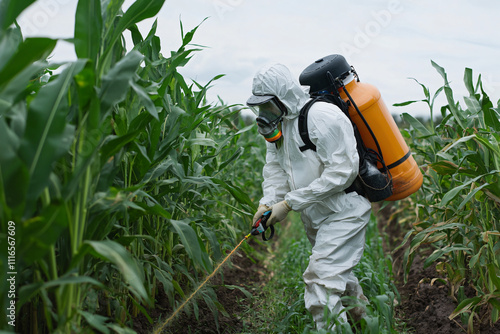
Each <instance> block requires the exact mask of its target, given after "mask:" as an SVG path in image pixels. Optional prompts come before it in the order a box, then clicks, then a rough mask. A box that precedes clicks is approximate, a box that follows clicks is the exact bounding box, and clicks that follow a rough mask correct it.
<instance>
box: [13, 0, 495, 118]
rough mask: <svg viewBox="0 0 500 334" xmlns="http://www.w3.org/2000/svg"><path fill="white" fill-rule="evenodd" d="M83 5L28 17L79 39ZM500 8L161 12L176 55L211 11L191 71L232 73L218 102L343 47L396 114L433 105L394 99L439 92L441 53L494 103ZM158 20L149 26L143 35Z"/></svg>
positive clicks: (357, 5)
mask: <svg viewBox="0 0 500 334" xmlns="http://www.w3.org/2000/svg"><path fill="white" fill-rule="evenodd" d="M132 2H133V1H131V0H127V1H126V2H125V8H127V7H128V6H129V5H130V4H131V3H132ZM76 4H77V1H76V0H43V1H42V0H39V1H37V2H36V3H35V4H34V5H32V6H31V7H29V8H28V9H27V10H26V11H25V12H24V13H23V15H22V16H21V18H20V20H19V24H20V25H21V28H22V29H23V32H24V34H25V35H26V36H50V37H58V38H68V37H72V36H73V23H74V14H75V10H76ZM499 13H500V2H499V1H498V0H474V1H472V0H434V1H429V0H418V1H417V0H358V1H345V0H344V1H338V0H329V1H328V0H316V1H314V2H313V1H290V0H288V1H285V0H275V1H264V0H167V1H166V2H165V5H164V6H163V8H162V10H161V11H160V13H159V14H158V15H157V17H156V19H157V20H158V30H157V34H158V36H159V37H160V39H161V41H162V52H163V54H164V55H165V56H168V54H169V52H170V51H171V50H176V49H177V48H178V47H179V45H180V28H179V22H180V21H182V24H183V26H184V31H185V32H186V31H189V30H191V29H192V28H194V27H195V26H196V25H198V24H200V23H201V22H202V21H203V19H205V18H207V17H208V19H207V20H206V21H205V22H204V23H203V24H202V25H201V26H200V28H199V29H198V31H197V33H196V34H195V37H194V39H193V43H195V44H201V45H204V46H206V47H207V48H206V49H205V50H203V51H201V52H199V53H197V54H196V55H195V56H194V57H193V59H192V60H191V62H190V63H188V65H187V66H186V67H185V68H184V69H182V70H181V73H182V74H183V75H184V76H185V77H186V78H187V79H194V80H196V81H197V82H199V83H201V84H204V83H206V82H208V81H209V80H210V79H211V78H213V77H214V76H216V75H218V74H225V75H226V76H225V77H224V78H222V79H220V80H218V81H216V82H215V83H214V87H213V88H211V90H210V91H209V98H210V99H213V100H214V101H215V99H216V97H217V96H220V97H221V98H222V100H223V101H225V102H226V103H229V104H244V103H245V101H246V99H247V98H248V97H249V95H250V94H251V85H252V78H253V75H254V74H255V72H256V71H257V70H258V69H259V68H260V67H262V66H264V65H266V64H268V63H271V62H280V63H283V64H285V65H286V66H288V67H289V68H290V70H291V71H292V73H293V74H294V75H295V76H296V77H297V78H298V76H299V74H300V73H301V72H302V70H303V69H304V68H305V67H307V66H308V65H309V64H310V63H312V62H314V61H315V60H316V59H318V58H321V57H323V56H326V55H329V54H335V53H338V54H342V55H344V56H345V57H346V59H347V61H348V62H349V63H350V64H351V65H353V66H354V67H355V68H356V70H357V72H358V74H359V76H360V79H361V81H364V82H368V83H371V84H373V85H375V86H376V87H377V88H378V89H379V90H380V91H381V93H382V98H383V99H384V100H385V102H386V104H387V105H388V106H389V109H390V111H391V113H393V114H399V113H401V112H409V113H411V114H414V115H428V111H427V110H426V108H425V106H424V104H416V105H413V106H408V107H403V108H401V107H399V108H395V107H392V104H393V103H397V102H403V101H406V100H416V99H421V98H422V97H423V95H422V90H421V88H420V87H419V86H418V85H417V84H416V83H415V82H414V81H412V80H410V79H408V78H409V77H413V78H416V79H418V80H419V81H420V82H422V83H424V84H426V85H428V86H429V87H430V88H431V91H435V90H436V89H437V88H438V87H439V86H440V85H441V84H442V79H441V77H440V76H439V74H438V73H437V72H436V71H435V70H434V68H433V67H432V66H431V60H434V61H435V62H436V63H438V64H439V65H441V66H443V67H444V68H445V69H446V71H447V72H448V76H449V80H450V81H451V82H452V88H453V89H454V91H455V95H456V99H457V100H460V101H461V102H462V98H461V97H462V96H463V95H464V94H465V88H464V86H463V80H462V79H463V73H464V69H465V68H466V67H469V68H472V69H473V70H474V73H475V75H476V76H477V75H478V74H482V77H483V82H484V85H485V89H486V91H487V92H488V93H489V95H490V97H491V98H492V100H493V101H497V100H498V99H499V98H500V63H499V60H500V33H499V31H500V29H499V28H500V24H499V18H498V15H499ZM153 21H154V19H150V20H147V21H145V22H143V23H142V24H141V25H140V29H141V31H142V32H143V35H145V34H147V32H148V31H149V29H150V27H151V25H152V23H153ZM74 58H75V55H74V51H73V46H72V45H70V44H68V43H66V42H60V43H58V46H57V48H56V50H55V52H54V55H53V60H55V61H60V60H72V59H74ZM439 101H440V102H441V101H442V103H444V100H439ZM442 103H441V104H442ZM441 104H440V105H441ZM436 112H438V110H436Z"/></svg>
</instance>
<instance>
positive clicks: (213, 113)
mask: <svg viewBox="0 0 500 334" xmlns="http://www.w3.org/2000/svg"><path fill="white" fill-rule="evenodd" d="M31 2H33V1H3V2H2V5H3V6H4V7H3V8H2V11H1V15H2V17H1V18H0V25H1V31H0V43H1V45H2V46H1V47H0V50H1V51H0V59H1V62H0V101H1V103H0V128H1V129H0V137H1V138H0V142H1V145H2V149H1V153H0V163H1V170H0V217H1V222H2V234H1V239H0V240H1V244H2V245H6V244H7V241H10V240H14V239H8V235H7V233H6V232H7V231H9V229H8V228H9V226H10V225H9V226H8V224H15V270H8V268H7V264H8V263H10V262H9V259H8V254H7V253H6V250H7V249H6V247H4V246H2V253H1V254H2V255H1V260H0V261H1V263H2V273H1V274H0V276H1V280H2V282H7V279H8V278H9V276H8V275H7V272H13V271H16V272H17V275H16V277H15V290H16V292H17V300H16V301H15V309H16V310H17V312H16V313H17V320H16V327H15V328H16V331H21V332H30V331H31V332H33V333H57V332H59V333H70V332H80V331H81V328H82V326H83V327H84V328H93V329H94V330H98V331H100V332H105V333H106V332H111V331H114V332H119V333H120V332H123V333H126V332H129V331H128V329H127V328H128V325H130V321H131V319H132V318H133V317H135V316H137V315H138V314H139V313H143V314H144V315H146V316H148V309H150V308H153V307H154V306H155V305H154V303H155V294H157V293H158V291H159V289H163V290H164V292H165V294H166V295H167V297H168V299H169V303H170V305H171V307H172V308H174V307H175V306H176V303H178V301H179V300H181V299H183V298H184V297H185V294H186V293H187V292H186V291H190V290H191V289H192V287H193V286H196V285H197V284H198V282H199V280H200V279H201V278H203V277H204V276H205V275H206V273H207V272H211V271H212V270H213V264H214V262H217V261H218V260H219V259H220V258H221V256H222V254H223V252H224V251H225V250H226V249H227V248H232V247H234V243H235V240H236V238H237V237H239V236H240V235H241V234H242V232H241V229H242V227H244V228H245V231H246V229H248V226H249V225H250V220H249V219H248V216H249V213H250V212H253V210H254V206H255V204H254V203H255V202H256V200H257V199H256V198H254V197H253V196H254V195H255V194H254V193H252V191H253V189H258V188H257V187H258V186H257V185H256V184H255V182H254V178H258V177H259V176H260V169H261V168H262V159H261V160H259V159H258V158H256V159H253V160H252V163H251V164H249V163H247V162H246V160H245V159H239V158H240V157H241V156H242V155H247V156H254V157H258V156H260V155H259V154H257V153H258V152H259V150H260V146H257V145H255V144H253V143H251V142H249V141H248V140H246V141H245V144H242V141H241V137H242V136H243V135H244V133H245V132H246V131H249V130H250V127H246V128H245V127H242V126H240V125H241V123H240V120H239V117H238V114H239V110H238V109H237V108H234V107H230V106H227V105H224V104H223V103H222V101H221V104H220V105H217V106H214V105H207V104H206V103H205V94H206V91H207V89H208V87H209V85H211V84H212V82H209V83H207V84H205V85H200V84H198V83H194V84H191V85H188V84H187V83H186V81H185V80H184V78H183V77H182V76H181V75H180V74H179V73H178V71H177V69H178V68H179V67H182V66H184V65H185V64H186V63H187V62H188V61H189V59H190V57H191V56H192V55H193V53H194V52H197V51H199V49H197V48H191V47H190V46H189V44H190V42H191V41H192V38H193V35H194V33H195V31H196V29H197V27H196V28H194V29H192V30H191V31H189V32H186V33H184V31H183V32H182V45H181V46H180V47H179V49H178V50H176V51H173V52H171V53H170V56H169V57H164V56H163V55H162V53H161V50H160V40H159V38H158V37H157V36H156V35H155V32H156V22H155V23H154V24H153V25H152V27H151V30H150V31H149V33H148V34H147V36H142V35H141V33H140V32H139V30H138V28H137V23H139V22H140V21H142V20H144V19H146V18H150V17H154V16H155V15H156V14H157V13H158V11H159V10H160V8H161V7H162V5H163V3H164V0H153V1H150V0H147V1H146V0H142V1H136V2H135V3H134V4H132V6H131V7H130V8H128V9H127V10H126V11H125V12H123V11H122V9H121V8H122V4H123V0H122V1H97V0H95V1H94V0H90V1H79V3H78V7H77V12H76V16H75V18H76V20H75V31H74V40H73V43H74V47H75V52H76V55H77V57H78V59H77V60H75V61H73V62H68V63H64V64H57V65H54V64H51V65H50V66H49V64H48V62H47V56H48V55H49V54H50V53H51V51H52V50H53V49H54V47H55V45H56V42H57V41H56V40H53V39H49V38H26V39H24V38H23V36H22V34H21V29H20V27H19V26H16V25H15V19H16V17H17V15H18V14H19V13H20V12H22V11H23V9H24V8H25V7H26V6H28V5H29V4H30V3H31ZM181 28H182V27H181ZM125 32H129V33H130V34H131V36H132V39H133V44H134V45H133V46H126V45H125V44H124V38H123V35H124V33H125ZM219 77H220V76H217V77H215V78H213V80H217V79H218V78H219ZM242 189H245V191H243V190H242ZM255 192H256V191H255ZM252 215H253V214H252ZM8 288H9V287H8V286H7V285H5V284H3V283H2V284H1V285H0V296H1V304H2V308H4V309H6V308H7V307H8V306H9V302H10V300H12V299H11V298H10V299H9V298H8V295H9V293H8V292H9V290H8ZM202 297H203V299H204V300H205V301H206V302H207V303H209V305H211V306H213V308H214V312H215V313H216V311H217V307H218V305H217V300H216V298H215V295H214V293H213V291H212V290H211V289H210V288H209V289H205V290H204V291H203V296H202ZM194 307H195V308H196V304H195V306H194ZM97 308H100V309H102V308H104V309H105V312H104V314H102V312H99V314H97V312H96V310H97ZM195 312H196V309H195ZM14 320H15V318H14ZM8 321H10V319H9V318H5V317H2V318H1V320H0V327H1V328H6V325H7V322H8Z"/></svg>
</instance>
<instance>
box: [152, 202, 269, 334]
mask: <svg viewBox="0 0 500 334" xmlns="http://www.w3.org/2000/svg"><path fill="white" fill-rule="evenodd" d="M270 216H271V210H269V211H266V212H264V214H263V215H262V217H260V219H259V220H257V221H256V222H255V224H254V225H253V226H252V230H251V231H250V233H248V235H246V236H245V237H244V238H243V239H242V240H241V241H240V243H239V244H238V245H236V247H234V249H233V250H232V251H231V252H230V253H229V254H228V255H227V256H226V257H225V258H224V260H222V262H221V263H220V264H219V265H218V266H217V268H215V270H214V271H213V272H212V273H211V274H210V275H208V277H207V278H206V279H205V281H203V283H201V284H200V286H199V287H198V288H197V289H196V290H195V291H194V292H193V293H192V294H191V295H190V296H189V298H188V299H186V300H185V301H184V303H182V304H181V306H179V307H178V308H177V310H175V312H174V313H173V314H172V315H171V316H170V317H169V318H168V319H167V320H166V321H165V322H163V324H161V325H160V326H158V327H157V328H156V329H155V330H154V334H159V333H161V332H162V331H163V328H164V327H165V326H167V325H168V323H169V322H171V321H172V319H174V318H175V316H176V315H177V314H179V312H180V311H181V310H182V309H183V308H184V306H186V305H187V303H188V302H189V301H190V300H191V299H192V298H193V297H194V296H195V295H196V293H197V292H198V291H200V289H201V288H202V287H203V286H204V285H205V284H206V283H207V282H208V281H209V280H210V279H211V278H212V277H213V276H214V275H215V273H216V272H217V271H219V269H220V268H221V267H222V266H223V265H224V263H226V261H227V260H228V259H229V258H230V257H231V255H233V253H234V252H235V251H236V250H237V249H238V248H239V247H240V246H241V244H242V243H243V241H245V240H247V239H248V238H250V236H251V235H259V234H262V240H264V241H268V240H270V239H271V238H272V237H273V236H274V226H273V225H270V226H267V220H268V219H269V217H270ZM268 228H269V229H270V230H271V234H270V235H269V237H266V234H265V232H266V230H267V229H268Z"/></svg>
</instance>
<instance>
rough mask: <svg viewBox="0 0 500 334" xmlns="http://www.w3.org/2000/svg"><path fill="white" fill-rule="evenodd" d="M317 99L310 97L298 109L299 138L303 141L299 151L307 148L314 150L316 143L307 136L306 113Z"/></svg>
mask: <svg viewBox="0 0 500 334" xmlns="http://www.w3.org/2000/svg"><path fill="white" fill-rule="evenodd" d="M317 100H318V97H315V98H312V99H310V100H309V101H307V103H306V104H305V105H304V106H303V107H302V109H300V114H299V134H300V138H301V139H302V141H303V142H304V145H303V146H300V147H299V149H300V152H304V151H307V150H313V151H314V152H316V145H314V144H313V143H312V141H311V139H310V138H309V129H308V128H307V114H308V113H309V109H311V106H312V105H313V104H314V102H316V101H317Z"/></svg>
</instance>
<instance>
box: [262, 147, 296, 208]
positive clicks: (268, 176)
mask: <svg viewBox="0 0 500 334" xmlns="http://www.w3.org/2000/svg"><path fill="white" fill-rule="evenodd" d="M266 145H267V153H266V164H265V165H264V168H263V171H262V175H263V178H264V181H263V182H262V191H263V194H264V196H263V197H262V199H261V200H260V202H259V203H260V204H264V205H267V206H272V205H274V204H276V203H278V202H281V201H282V200H283V199H284V197H285V195H286V194H287V193H288V192H289V191H290V187H289V185H288V177H287V174H286V173H285V171H284V170H283V168H281V166H280V164H279V162H278V159H277V157H276V147H275V145H274V144H271V143H266Z"/></svg>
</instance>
